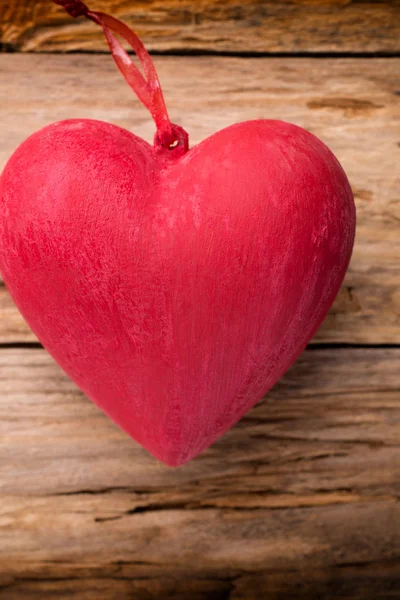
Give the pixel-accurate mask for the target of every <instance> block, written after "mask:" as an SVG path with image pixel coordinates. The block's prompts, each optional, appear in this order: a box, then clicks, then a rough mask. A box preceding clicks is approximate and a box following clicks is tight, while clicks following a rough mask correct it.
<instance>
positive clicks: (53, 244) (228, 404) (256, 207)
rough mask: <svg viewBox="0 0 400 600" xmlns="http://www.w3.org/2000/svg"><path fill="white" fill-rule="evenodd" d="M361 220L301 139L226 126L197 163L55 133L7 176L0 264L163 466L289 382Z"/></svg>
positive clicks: (107, 135)
mask: <svg viewBox="0 0 400 600" xmlns="http://www.w3.org/2000/svg"><path fill="white" fill-rule="evenodd" d="M354 229H355V210H354V203H353V198H352V194H351V190H350V186H349V183H348V181H347V178H346V176H345V174H344V172H343V170H342V168H341V167H340V165H339V163H338V161H337V160H336V159H335V157H334V156H333V155H332V153H331V152H330V151H329V150H328V149H327V148H326V146H324V145H323V144H322V142H320V141H319V140H318V139H317V138H315V137H314V136H313V135H311V134H310V133H307V132H306V131H304V130H302V129H300V128H298V127H296V126H294V125H290V124H287V123H283V122H280V121H251V122H247V123H241V124H238V125H234V126H232V127H229V128H227V129H225V130H223V131H220V132H219V133H216V134H215V135H213V136H212V137H210V138H208V139H207V140H205V141H204V142H202V143H201V144H200V145H198V146H196V147H194V148H193V149H191V150H189V151H187V152H186V151H185V148H184V146H183V145H182V146H178V148H177V149H168V148H167V147H166V148H163V147H161V145H157V144H156V147H155V148H153V147H152V146H150V145H149V144H147V143H146V142H144V141H143V140H141V139H139V138H137V137H135V136H134V135H132V134H131V133H129V132H127V131H124V130H122V129H119V128H118V127H115V126H113V125H110V124H107V123H103V122H97V121H89V120H75V121H64V122H61V123H56V124H54V125H51V126H49V127H47V128H45V129H43V130H41V131H39V132H38V133H36V134H34V135H33V136H31V137H30V138H29V139H28V140H26V141H25V142H24V143H23V144H22V145H21V146H20V147H19V149H18V150H17V151H16V152H15V154H14V155H13V156H12V158H11V159H10V161H9V163H8V165H7V166H6V168H5V171H4V173H3V175H2V177H1V179H0V267H1V271H2V273H3V276H4V280H5V282H6V284H7V286H8V288H9V290H10V292H11V294H12V296H13V298H14V300H15V302H16V304H17V306H18V307H19V308H20V310H21V312H22V314H23V316H24V317H25V318H26V320H27V321H28V323H29V324H30V326H31V327H32V329H33V331H34V332H35V333H36V335H37V336H38V337H39V339H40V340H41V342H42V343H43V345H44V346H45V348H47V350H48V351H49V352H50V353H51V354H52V356H53V357H54V358H55V360H56V361H57V362H58V363H59V364H60V365H61V367H62V368H63V369H64V370H65V371H66V373H68V374H69V375H70V377H71V378H72V379H73V380H74V381H75V382H76V383H77V385H78V386H79V387H80V388H81V389H82V390H83V391H84V392H85V393H86V394H87V395H88V396H89V397H90V398H91V399H92V400H93V401H94V402H96V404H98V405H99V406H100V407H101V408H102V409H103V410H104V411H105V412H106V413H107V414H108V415H109V416H110V417H111V418H112V419H113V420H114V421H115V422H116V423H118V424H119V425H120V426H121V427H122V428H123V429H124V430H125V431H127V432H128V433H129V434H130V435H131V436H132V437H134V438H135V439H136V440H137V441H138V442H140V443H141V444H142V445H143V446H144V447H146V448H147V449H148V450H149V451H150V452H151V453H152V454H154V455H155V456H157V457H158V458H160V459H161V460H163V461H164V462H166V463H168V464H170V465H178V464H182V463H184V462H186V461H188V460H189V459H191V458H192V457H194V456H196V455H197V454H198V453H199V452H201V451H202V450H203V449H205V448H207V447H208V446H209V445H210V444H212V443H213V442H214V441H215V440H216V439H217V438H218V436H220V435H221V434H222V433H223V432H224V431H226V430H227V429H229V428H230V427H231V426H232V425H233V424H234V423H235V422H236V421H237V420H238V419H240V417H241V416H242V415H243V414H244V413H245V412H246V411H247V410H248V409H249V408H250V407H251V406H253V405H254V404H255V403H256V402H257V401H258V400H259V398H260V397H261V396H262V395H263V394H264V393H265V392H267V391H268V389H269V388H270V387H271V386H272V385H273V384H274V383H275V382H276V381H277V380H278V379H279V378H280V377H281V375H282V374H283V373H284V372H285V371H286V370H287V368H288V367H289V366H290V365H291V364H292V363H293V361H294V360H295V359H296V357H297V356H298V355H299V353H300V352H301V351H302V350H303V348H304V347H305V346H306V344H307V342H308V341H309V340H310V338H311V337H312V335H313V334H314V332H315V331H316V329H317V327H318V326H319V324H320V323H321V321H322V319H323V318H324V316H325V315H326V313H327V312H328V310H329V308H330V306H331V304H332V302H333V300H334V298H335V296H336V294H337V292H338V289H339V287H340V284H341V282H342V279H343V276H344V274H345V271H346V268H347V265H348V262H349V259H350V255H351V251H352V246H353V239H354Z"/></svg>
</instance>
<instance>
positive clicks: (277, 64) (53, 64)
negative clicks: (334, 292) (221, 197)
mask: <svg viewBox="0 0 400 600" xmlns="http://www.w3.org/2000/svg"><path fill="white" fill-rule="evenodd" d="M156 64H157V67H158V69H159V72H160V76H161V81H162V83H163V86H164V90H165V96H166V99H167V104H168V106H169V109H170V113H171V117H172V119H173V121H175V122H177V123H179V124H181V125H183V126H184V127H185V128H186V129H187V130H188V131H189V133H190V136H191V142H192V144H195V143H197V142H199V141H201V140H202V139H204V138H205V137H207V136H208V135H210V134H212V133H213V132H215V131H217V130H218V129H221V128H223V127H226V126H228V125H230V124H232V123H234V122H237V121H243V120H247V119H259V118H272V119H283V120H287V121H290V122H293V123H296V124H298V125H300V126H302V127H305V128H306V129H309V130H310V131H312V132H313V133H315V134H316V135H318V136H319V137H320V138H321V139H322V140H323V141H324V142H326V143H327V144H328V146H329V147H330V148H331V149H332V150H333V151H334V152H335V154H336V155H337V157H338V158H339V160H340V161H341V162H342V164H343V166H344V168H345V170H346V172H347V174H348V177H349V179H350V182H351V184H352V187H353V190H354V194H355V199H356V205H357V219H358V221H357V233H356V244H355V249H354V254H353V258H352V261H351V264H350V269H349V272H348V274H347V276H346V279H345V282H344V285H343V287H342V290H341V292H340V294H339V296H338V298H337V300H336V302H335V304H334V306H333V309H332V310H331V312H330V314H329V316H328V317H327V319H326V320H325V322H324V324H323V325H322V327H321V329H320V330H319V332H318V333H317V336H316V338H315V340H314V341H315V342H318V343H319V342H335V343H357V344H379V343H387V344H390V343H391V344H394V343H399V342H400V291H399V290H400V244H399V224H400V174H399V164H400V96H399V89H400V88H399V79H398V73H399V69H400V59H352V58H350V59H310V58H308V59H306V58H301V59H290V60H289V59H282V58H258V59H241V58H228V57H179V58H178V57H168V58H161V57H158V58H157V59H156ZM0 107H1V108H0V114H1V118H2V124H3V126H2V144H1V146H0V168H2V167H3V166H4V164H5V162H6V160H7V158H8V157H9V156H10V155H11V153H12V151H13V150H14V149H15V148H16V147H17V145H18V144H19V143H20V142H22V141H23V140H24V139H25V138H26V137H27V135H29V134H30V133H33V132H34V131H35V130H37V129H39V128H40V127H42V126H44V125H46V124H48V123H50V122H52V121H57V120H60V119H66V118H71V117H82V118H83V117H86V118H95V119H102V120H106V121H110V122H112V123H115V124H117V125H120V126H122V127H126V128H127V129H129V130H131V131H133V132H135V133H136V134H137V135H140V136H142V137H144V138H145V139H147V140H148V141H150V140H151V139H152V136H153V132H154V126H153V124H152V122H151V120H150V118H149V116H148V114H147V113H146V111H145V109H144V108H143V107H142V106H141V105H140V103H139V102H138V100H137V99H136V98H135V97H134V96H133V95H132V93H131V91H130V89H129V88H128V86H126V85H125V83H124V82H123V80H122V79H121V77H120V75H119V73H118V72H117V70H116V69H115V67H114V64H113V61H112V59H111V58H110V57H109V56H98V55H96V56H88V55H68V56H59V55H40V56H39V55H35V56H33V55H22V54H12V55H11V54H8V55H1V56H0ZM34 340H35V338H34V336H33V334H32V333H31V332H30V330H29V328H28V327H27V325H26V324H25V323H24V321H23V319H22V317H21V316H20V315H19V313H18V311H17V310H16V308H15V307H14V305H13V303H12V300H11V298H10V296H9V294H8V292H7V290H6V288H5V287H4V286H1V285H0V343H13V342H28V341H34Z"/></svg>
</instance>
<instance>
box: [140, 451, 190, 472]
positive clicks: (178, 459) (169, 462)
mask: <svg viewBox="0 0 400 600" xmlns="http://www.w3.org/2000/svg"><path fill="white" fill-rule="evenodd" d="M150 454H151V455H152V456H154V457H155V458H156V459H157V460H159V461H160V462H162V463H163V464H164V465H166V466H167V467H171V468H176V467H183V466H185V465H186V464H187V463H188V462H190V461H191V460H193V459H194V458H196V456H198V454H199V452H194V453H193V452H192V453H189V452H183V451H182V450H181V449H177V448H168V450H162V451H158V452H154V450H153V451H150Z"/></svg>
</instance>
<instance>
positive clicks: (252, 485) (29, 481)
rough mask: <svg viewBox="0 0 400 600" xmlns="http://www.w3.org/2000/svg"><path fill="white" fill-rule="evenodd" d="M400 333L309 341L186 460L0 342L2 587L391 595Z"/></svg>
mask: <svg viewBox="0 0 400 600" xmlns="http://www.w3.org/2000/svg"><path fill="white" fill-rule="evenodd" d="M399 360H400V348H398V349H358V350H355V349H347V350H345V349H331V350H329V349H317V350H308V351H306V352H305V353H304V354H303V355H302V357H301V358H300V359H299V361H298V362H297V364H296V365H295V366H294V367H292V369H291V370H290V371H289V372H288V374H287V375H286V376H285V377H284V378H283V379H282V380H281V382H280V383H279V384H277V386H276V387H275V388H274V390H273V391H272V392H271V393H270V394H269V395H268V396H267V397H266V398H265V399H264V400H263V401H262V402H260V403H259V404H258V405H257V406H256V407H255V408H254V409H253V410H252V411H250V412H249V413H248V415H247V416H246V417H245V418H244V419H243V420H242V421H241V422H240V423H239V424H238V425H237V426H236V427H235V428H234V429H232V430H231V431H230V432H229V433H228V434H227V435H225V436H224V437H223V438H222V439H221V440H220V441H218V442H217V443H216V444H215V445H214V446H213V447H212V448H211V449H209V450H208V451H206V452H205V453H204V454H203V455H202V456H200V457H199V458H198V459H196V460H195V461H193V462H191V463H189V464H188V465H185V466H184V467H181V468H178V469H175V470H173V469H169V468H168V467H166V466H164V465H162V464H161V463H158V462H157V461H155V460H154V459H152V458H151V457H150V456H149V455H148V454H147V453H146V452H145V451H144V450H142V449H140V448H139V447H138V446H137V445H135V444H134V443H133V442H132V441H131V440H130V439H128V437H127V436H126V435H125V434H123V433H122V432H121V431H120V430H119V429H118V428H117V427H116V426H114V425H113V424H112V423H111V422H110V421H109V420H108V419H107V418H106V417H105V416H104V415H102V413H101V412H100V411H99V410H98V409H97V408H96V407H95V406H94V405H93V404H92V403H91V402H89V401H88V400H87V399H86V398H85V397H84V396H83V394H82V393H81V392H79V391H78V390H77V389H76V388H75V386H74V385H73V384H72V383H71V382H70V380H69V379H68V378H67V377H66V376H64V375H63V374H62V373H61V371H60V369H59V368H58V367H57V366H56V365H55V364H54V363H53V361H52V360H51V358H50V357H49V356H48V355H47V353H46V352H45V351H43V350H36V351H32V350H13V349H10V350H5V349H3V350H2V351H1V352H0V382H1V389H2V394H1V395H0V457H1V460H0V493H1V503H0V539H1V544H0V599H1V600H3V599H4V600H13V599H15V600H20V598H28V599H29V598H57V597H68V598H76V599H77V600H78V599H79V600H81V599H82V598H84V599H93V600H94V599H96V600H111V599H113V600H114V599H115V600H117V599H118V600H119V599H121V598H122V599H125V598H129V599H131V598H132V599H134V600H148V599H149V598H154V599H158V598H178V599H181V598H182V599H186V598H188V599H189V598H190V599H192V598H195V599H203V598H204V599H209V598H211V599H214V598H217V599H225V600H228V599H230V600H239V599H246V600H253V599H254V600H256V599H257V600H259V599H264V598H265V599H267V598H268V600H282V599H286V598H287V599H289V598H300V599H303V600H310V599H314V598H315V599H317V598H346V599H349V600H350V599H352V600H357V599H361V598H371V599H372V598H374V600H375V599H381V600H389V599H391V598H400V503H399V501H398V500H399V496H400V440H399V435H398V433H399V425H400V395H399V392H400V387H399V385H400V381H399V375H398V370H399Z"/></svg>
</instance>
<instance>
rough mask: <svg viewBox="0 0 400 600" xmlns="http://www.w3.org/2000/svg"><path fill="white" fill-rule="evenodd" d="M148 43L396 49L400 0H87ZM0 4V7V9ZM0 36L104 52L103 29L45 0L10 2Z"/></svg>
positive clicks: (11, 44) (10, 43)
mask: <svg viewBox="0 0 400 600" xmlns="http://www.w3.org/2000/svg"><path fill="white" fill-rule="evenodd" d="M88 4H89V6H90V7H91V8H92V9H93V10H103V11H106V12H109V13H111V14H113V15H114V16H116V17H119V18H120V19H122V20H124V21H126V22H127V23H128V24H129V25H130V26H131V27H132V28H133V29H135V30H136V32H137V33H138V34H139V35H140V36H141V37H142V39H143V41H144V42H145V43H146V45H147V46H148V48H149V49H151V50H158V51H167V52H168V51H171V50H179V51H187V50H190V51H193V50H200V51H209V52H214V51H220V52H221V51H222V52H283V53H293V52H399V51H400V4H399V2H398V0H383V1H380V2H376V1H375V2H366V1H363V2H357V1H355V0H326V1H324V2H310V1H309V0H298V1H296V2H291V1H287V0H285V1H281V2H273V1H272V0H267V1H265V0H245V1H242V2H239V1H238V0H222V1H221V0H201V1H199V0H142V1H137V0H135V2H126V1H124V0H97V1H96V0H92V1H91V2H88ZM0 10H1V9H0ZM0 40H1V42H2V43H3V45H4V47H5V48H8V49H18V50H23V51H43V50H45V51H52V52H54V51H60V50H61V51H66V50H86V51H87V50H89V51H93V50H95V51H104V49H105V43H104V39H103V37H102V33H101V30H99V28H96V27H95V26H94V25H93V24H91V23H88V22H85V21H84V20H83V19H80V20H78V21H73V20H72V19H71V18H70V17H68V16H67V15H66V14H65V12H63V11H62V9H61V8H59V7H56V6H54V5H52V3H51V2H50V0H29V1H27V0H8V2H6V3H5V6H3V7H2V12H1V13H0Z"/></svg>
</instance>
